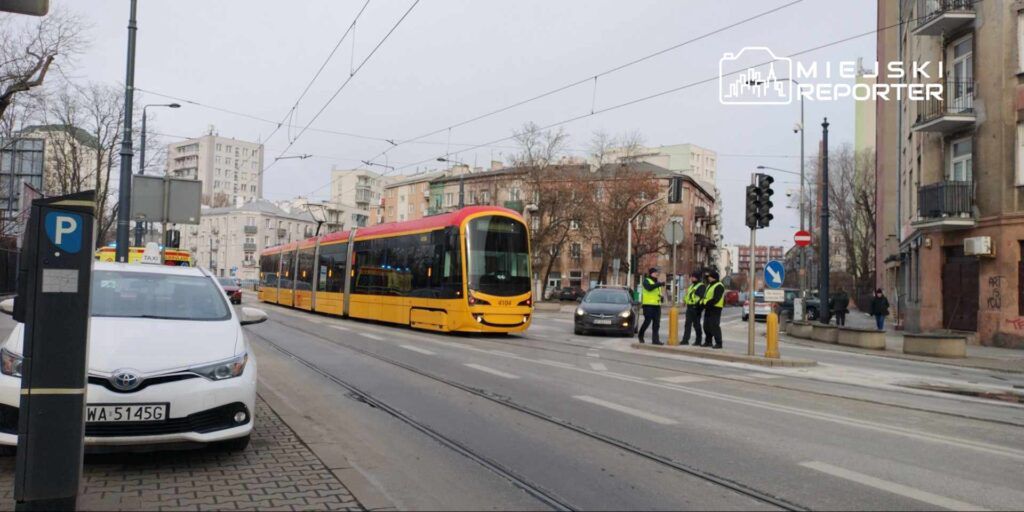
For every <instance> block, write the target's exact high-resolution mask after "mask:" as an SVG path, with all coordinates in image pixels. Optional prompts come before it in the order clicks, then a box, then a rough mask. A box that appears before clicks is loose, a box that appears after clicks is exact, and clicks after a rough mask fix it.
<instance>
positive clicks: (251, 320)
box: [0, 304, 267, 325]
mask: <svg viewBox="0 0 1024 512" xmlns="http://www.w3.org/2000/svg"><path fill="white" fill-rule="evenodd" d="M0 307H3V306H2V304H0ZM266 321H267V313H266V311H263V310H262V309H256V308H242V313H241V315H240V318H239V319H238V323H240V324H242V325H252V324H258V323H261V322H266Z"/></svg>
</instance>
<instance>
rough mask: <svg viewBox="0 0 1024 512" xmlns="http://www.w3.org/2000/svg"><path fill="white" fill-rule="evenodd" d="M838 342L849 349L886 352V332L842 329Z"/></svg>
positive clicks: (853, 328) (851, 328)
mask: <svg viewBox="0 0 1024 512" xmlns="http://www.w3.org/2000/svg"><path fill="white" fill-rule="evenodd" d="M836 339H837V341H838V342H839V344H840V345H844V346H847V347H858V348H868V349H872V350H885V331H879V330H877V329H858V328H856V327H840V328H839V334H838V336H837V338H836Z"/></svg>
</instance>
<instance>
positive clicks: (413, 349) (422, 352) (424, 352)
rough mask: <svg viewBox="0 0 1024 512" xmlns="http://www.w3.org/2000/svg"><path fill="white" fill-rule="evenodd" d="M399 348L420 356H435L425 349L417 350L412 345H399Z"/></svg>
mask: <svg viewBox="0 0 1024 512" xmlns="http://www.w3.org/2000/svg"><path fill="white" fill-rule="evenodd" d="M399 346H400V347H402V348H404V349H406V350H411V351H413V352H419V353H420V354H426V355H428V356H432V355H435V353H434V352H431V351H429V350H427V349H425V348H419V347H416V346H413V345H399Z"/></svg>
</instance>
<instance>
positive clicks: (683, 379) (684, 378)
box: [658, 375, 708, 384]
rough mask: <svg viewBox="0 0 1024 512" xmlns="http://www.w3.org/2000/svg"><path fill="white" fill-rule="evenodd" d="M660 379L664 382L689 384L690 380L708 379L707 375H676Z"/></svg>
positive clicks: (701, 380)
mask: <svg viewBox="0 0 1024 512" xmlns="http://www.w3.org/2000/svg"><path fill="white" fill-rule="evenodd" d="M658 380H660V381H662V382H671V383H672V384H687V383H689V382H703V381H706V380H708V379H707V378H705V377H698V376H696V375H676V376H673V377H658Z"/></svg>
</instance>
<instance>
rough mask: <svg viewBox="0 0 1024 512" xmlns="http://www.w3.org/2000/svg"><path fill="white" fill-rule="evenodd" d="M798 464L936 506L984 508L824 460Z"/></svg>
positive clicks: (965, 508)
mask: <svg viewBox="0 0 1024 512" xmlns="http://www.w3.org/2000/svg"><path fill="white" fill-rule="evenodd" d="M800 465H801V466H803V467H805V468H808V469H813V470H815V471H820V472H822V473H825V474H827V475H832V476H834V477H838V478H842V479H845V480H849V481H851V482H856V483H858V484H861V485H866V486H868V487H874V488H876V489H881V490H883V491H886V492H891V493H893V494H897V495H899V496H903V497H906V498H910V499H912V500H917V501H920V502H922V503H927V504H929V505H934V506H936V507H942V508H948V509H949V510H986V509H984V508H982V507H979V506H977V505H972V504H970V503H964V502H962V501H959V500H954V499H952V498H947V497H945V496H939V495H938V494H932V493H930V492H928V491H922V490H920V489H915V488H913V487H907V486H906V485H900V484H897V483H894V482H890V481H888V480H882V479H880V478H875V477H873V476H869V475H865V474H862V473H857V472H855V471H850V470H848V469H843V468H840V467H837V466H833V465H831V464H826V463H824V462H818V461H807V462H801V463H800Z"/></svg>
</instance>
